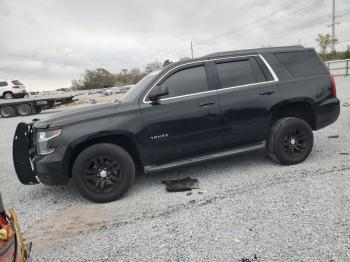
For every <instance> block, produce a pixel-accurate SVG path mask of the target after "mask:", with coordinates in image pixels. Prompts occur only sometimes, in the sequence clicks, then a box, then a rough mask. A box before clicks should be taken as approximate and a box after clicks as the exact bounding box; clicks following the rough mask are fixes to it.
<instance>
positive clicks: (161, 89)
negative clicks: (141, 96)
mask: <svg viewBox="0 0 350 262" xmlns="http://www.w3.org/2000/svg"><path fill="white" fill-rule="evenodd" d="M166 95H169V90H168V87H167V86H166V85H160V86H157V87H155V88H153V89H152V91H151V92H150V93H149V95H148V97H149V100H151V101H152V102H155V101H158V100H159V98H161V97H162V96H166Z"/></svg>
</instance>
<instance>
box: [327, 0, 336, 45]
mask: <svg viewBox="0 0 350 262" xmlns="http://www.w3.org/2000/svg"><path fill="white" fill-rule="evenodd" d="M336 17H337V16H336V15H335V0H333V6H332V23H331V24H330V25H327V26H328V27H332V40H334V39H336V37H335V25H339V22H336ZM332 52H335V43H334V41H333V43H332Z"/></svg>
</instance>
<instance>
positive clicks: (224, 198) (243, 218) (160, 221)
mask: <svg viewBox="0 0 350 262" xmlns="http://www.w3.org/2000/svg"><path fill="white" fill-rule="evenodd" d="M337 84H338V96H339V97H340V99H341V103H342V108H341V115H340V118H339V120H338V121H337V122H336V123H335V124H333V125H331V126H330V127H327V128H325V129H322V130H320V131H318V132H316V133H315V146H314V149H313V151H312V153H311V155H310V156H309V158H308V159H307V160H306V161H305V162H304V163H302V164H299V165H295V166H289V167H286V166H280V165H278V164H276V163H274V162H272V161H271V160H269V159H268V158H267V157H266V156H265V154H264V152H255V153H250V154H246V155H242V156H236V157H231V158H226V159H221V160H215V161H211V162H207V163H205V164H201V165H196V166H192V167H185V168H181V169H178V170H174V171H167V172H163V173H159V174H155V175H150V176H138V177H137V178H136V182H135V186H134V187H133V189H132V190H131V191H130V192H129V193H128V194H127V195H126V196H125V197H124V198H123V199H121V200H119V201H116V202H114V203H108V204H93V203H90V202H88V201H86V200H84V199H82V198H81V197H80V196H79V195H78V193H77V192H76V189H75V188H74V186H73V185H71V184H70V185H68V186H60V187H47V186H44V185H35V186H22V185H21V184H20V183H19V182H18V180H17V178H16V176H15V173H14V168H13V164H12V159H11V158H12V154H11V147H12V145H11V144H12V137H13V133H14V130H15V127H16V125H17V123H18V122H20V121H29V120H30V119H31V118H32V117H22V118H21V117H17V118H13V119H0V123H1V126H0V134H1V136H0V152H1V158H0V171H1V172H0V190H1V192H2V194H3V197H4V201H5V203H6V205H7V207H13V208H15V210H16V211H17V213H18V216H19V218H20V222H21V224H22V228H23V231H24V234H25V235H26V237H27V238H29V239H31V240H32V241H33V258H34V261H242V259H243V258H246V259H249V260H250V261H349V260H350V258H349V257H350V162H349V160H350V147H349V144H350V132H349V129H350V116H349V113H350V78H338V79H337ZM59 110H64V109H59ZM59 110H51V111H47V112H44V113H46V114H48V113H52V112H54V111H59ZM333 135H339V137H338V138H329V136H333ZM187 176H190V177H192V178H197V179H198V180H199V183H200V184H199V186H200V189H198V190H193V191H192V194H190V195H187V192H182V193H167V192H166V191H165V187H164V185H163V184H161V182H160V181H161V180H163V179H164V180H165V179H175V178H183V177H187ZM249 260H246V261H249Z"/></svg>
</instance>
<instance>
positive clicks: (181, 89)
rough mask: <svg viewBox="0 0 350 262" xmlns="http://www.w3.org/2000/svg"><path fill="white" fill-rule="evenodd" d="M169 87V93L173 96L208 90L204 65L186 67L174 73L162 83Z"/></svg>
mask: <svg viewBox="0 0 350 262" xmlns="http://www.w3.org/2000/svg"><path fill="white" fill-rule="evenodd" d="M163 84H164V85H166V86H167V87H168V89H169V95H167V96H164V98H167V97H174V96H182V95H188V94H194V93H199V92H203V91H208V83H207V76H206V74H205V68H204V66H197V67H192V68H187V69H184V70H181V71H179V72H176V73H174V74H173V75H171V76H170V77H169V78H168V79H166V80H165V81H164V83H163Z"/></svg>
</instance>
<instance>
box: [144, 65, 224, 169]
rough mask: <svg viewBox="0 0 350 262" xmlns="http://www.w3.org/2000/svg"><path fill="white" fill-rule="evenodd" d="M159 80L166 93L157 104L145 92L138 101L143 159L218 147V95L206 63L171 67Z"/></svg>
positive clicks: (149, 161) (153, 160)
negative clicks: (141, 128) (164, 86)
mask: <svg viewBox="0 0 350 262" xmlns="http://www.w3.org/2000/svg"><path fill="white" fill-rule="evenodd" d="M161 82H162V85H166V86H167V87H168V89H169V95H167V96H165V97H162V99H160V100H159V101H158V102H157V103H152V102H151V101H149V99H148V96H147V95H146V96H145V97H144V99H143V101H142V102H141V103H140V108H141V112H142V117H143V122H144V129H143V130H142V132H141V136H142V139H141V140H142V143H143V144H144V145H143V146H144V147H145V148H146V149H147V152H148V153H147V155H146V156H145V159H144V162H145V163H146V164H155V163H161V162H167V161H171V160H175V159H179V158H184V157H187V156H191V155H195V154H200V153H203V152H207V151H210V150H214V149H216V148H220V147H221V146H222V134H221V133H220V130H221V115H220V106H219V98H218V95H217V91H216V90H213V86H212V81H211V80H210V79H208V77H207V72H206V66H205V64H204V63H190V64H187V65H183V66H180V67H178V68H175V69H172V70H171V71H170V72H168V73H167V74H166V76H165V77H164V78H162V80H161ZM158 83H159V82H158ZM157 87H158V86H157V85H155V86H153V88H157Z"/></svg>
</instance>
